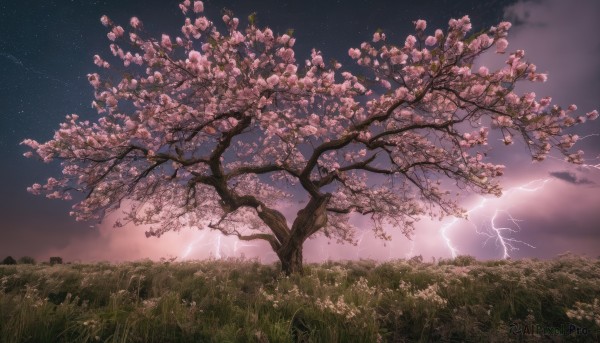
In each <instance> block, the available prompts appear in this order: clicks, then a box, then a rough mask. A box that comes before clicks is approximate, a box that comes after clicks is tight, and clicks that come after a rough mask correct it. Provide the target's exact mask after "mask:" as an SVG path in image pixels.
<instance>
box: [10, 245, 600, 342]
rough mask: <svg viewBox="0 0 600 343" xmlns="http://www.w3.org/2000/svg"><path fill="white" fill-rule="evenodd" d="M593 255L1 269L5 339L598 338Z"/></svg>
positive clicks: (598, 285)
mask: <svg viewBox="0 0 600 343" xmlns="http://www.w3.org/2000/svg"><path fill="white" fill-rule="evenodd" d="M599 299H600V260H593V259H588V258H582V257H577V256H573V255H567V256H562V257H560V258H557V259H554V260H547V261H538V260H515V261H488V262H479V261H476V260H475V259H473V258H470V257H460V258H457V259H454V260H442V261H439V262H437V263H423V262H421V261H419V260H417V259H415V260H409V261H405V260H398V261H391V262H386V263H381V264H377V263H375V262H373V261H365V260H362V261H355V262H327V263H323V264H310V265H308V266H306V267H305V275H304V276H299V275H293V276H290V277H286V276H284V275H282V274H280V273H279V266H278V265H262V264H260V263H258V262H256V261H247V260H233V259H232V260H226V261H197V262H182V263H172V262H171V263H155V262H151V261H138V262H130V263H123V264H117V265H114V264H108V263H99V264H68V265H54V266H47V265H45V266H44V265H17V266H0V341H1V342H7V343H9V342H413V341H414V342H462V341H465V342H511V341H519V342H521V341H524V342H546V341H555V342H563V341H564V342H597V341H599V338H600V334H599V330H600V302H599Z"/></svg>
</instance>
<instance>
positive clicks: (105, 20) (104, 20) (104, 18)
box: [100, 15, 111, 26]
mask: <svg viewBox="0 0 600 343" xmlns="http://www.w3.org/2000/svg"><path fill="white" fill-rule="evenodd" d="M100 22H101V23H102V25H104V26H108V25H110V23H111V21H110V19H108V17H107V16H106V15H103V16H102V17H100Z"/></svg>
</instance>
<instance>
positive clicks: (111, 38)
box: [106, 32, 117, 42]
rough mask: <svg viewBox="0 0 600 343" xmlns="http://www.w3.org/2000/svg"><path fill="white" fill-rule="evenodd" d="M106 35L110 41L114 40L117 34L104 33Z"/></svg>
mask: <svg viewBox="0 0 600 343" xmlns="http://www.w3.org/2000/svg"><path fill="white" fill-rule="evenodd" d="M106 37H108V39H110V40H111V41H113V42H114V41H115V39H117V36H116V35H115V33H114V32H109V33H107V34H106Z"/></svg>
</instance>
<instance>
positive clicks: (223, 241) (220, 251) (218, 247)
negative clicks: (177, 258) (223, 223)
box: [181, 232, 256, 260]
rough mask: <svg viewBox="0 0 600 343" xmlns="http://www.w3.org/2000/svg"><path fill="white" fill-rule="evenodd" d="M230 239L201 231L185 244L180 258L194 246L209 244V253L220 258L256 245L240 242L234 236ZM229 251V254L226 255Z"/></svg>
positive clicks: (187, 255) (183, 257)
mask: <svg viewBox="0 0 600 343" xmlns="http://www.w3.org/2000/svg"><path fill="white" fill-rule="evenodd" d="M231 239H232V240H233V242H231V240H229V239H228V238H226V237H223V235H222V234H220V233H216V235H215V236H214V237H207V232H202V233H201V234H200V236H198V237H197V238H196V239H195V240H194V241H192V242H190V243H189V244H188V245H187V247H186V248H185V250H184V251H183V253H182V255H181V258H182V259H186V258H188V257H189V256H190V254H191V253H192V252H193V251H194V249H195V248H200V247H207V246H210V247H212V249H210V253H211V255H213V254H214V258H216V259H218V260H220V259H222V258H223V257H227V256H231V257H234V256H236V255H237V253H238V251H239V250H240V248H245V247H255V246H256V245H255V244H246V243H240V242H239V240H237V239H236V238H231ZM202 242H204V243H202ZM229 243H232V244H229ZM229 253H231V255H228V254H229Z"/></svg>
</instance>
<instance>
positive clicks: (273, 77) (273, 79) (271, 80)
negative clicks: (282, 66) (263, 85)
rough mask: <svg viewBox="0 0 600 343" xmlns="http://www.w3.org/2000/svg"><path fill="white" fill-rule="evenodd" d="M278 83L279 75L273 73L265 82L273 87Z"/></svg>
mask: <svg viewBox="0 0 600 343" xmlns="http://www.w3.org/2000/svg"><path fill="white" fill-rule="evenodd" d="M278 83H279V76H277V75H275V74H273V75H271V76H269V77H268V78H267V84H269V86H271V87H275V86H276V85H277V84H278Z"/></svg>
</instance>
